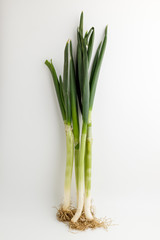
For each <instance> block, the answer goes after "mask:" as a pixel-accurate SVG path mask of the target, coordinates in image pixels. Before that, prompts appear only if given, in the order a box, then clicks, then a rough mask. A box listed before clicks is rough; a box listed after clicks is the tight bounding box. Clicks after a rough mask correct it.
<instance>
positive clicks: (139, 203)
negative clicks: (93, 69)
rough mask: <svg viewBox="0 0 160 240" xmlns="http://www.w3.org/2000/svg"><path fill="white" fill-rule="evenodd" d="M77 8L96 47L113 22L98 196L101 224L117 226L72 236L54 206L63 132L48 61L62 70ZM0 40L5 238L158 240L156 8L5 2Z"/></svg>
mask: <svg viewBox="0 0 160 240" xmlns="http://www.w3.org/2000/svg"><path fill="white" fill-rule="evenodd" d="M81 10H83V11H84V22H85V29H89V28H90V27H91V26H95V29H96V40H95V47H96V46H97V45H98V42H99V41H100V39H101V38H102V36H103V31H104V27H105V25H106V24H108V44H107V50H106V54H105V57H104V61H103V65H102V69H101V74H100V77H99V82H98V87H97V93H96V98H95V104H94V110H93V138H94V143H93V172H92V176H93V177H92V196H93V199H94V204H95V206H96V209H97V216H101V217H104V216H107V217H110V218H112V219H113V220H114V223H115V224H118V225H117V226H113V227H112V228H110V230H109V232H105V231H104V230H102V229H100V230H95V231H87V232H84V233H77V234H76V235H75V234H73V233H70V232H69V231H68V229H67V227H66V226H65V225H63V224H62V223H59V222H57V220H56V217H55V214H56V209H54V208H52V207H53V206H58V204H60V203H61V201H62V199H63V183H64V170H65V134H64V127H63V122H62V118H61V114H60V110H59V106H58V103H57V99H56V95H55V91H54V87H53V83H52V79H51V76H50V74H49V71H48V69H47V67H46V66H45V65H44V61H45V59H51V58H52V59H53V61H54V63H55V66H56V69H57V72H58V73H61V72H62V66H63V50H64V45H65V42H66V41H67V40H68V38H71V39H72V40H73V41H74V43H75V40H76V27H77V25H78V22H79V16H80V12H81ZM0 36H1V42H0V239H1V240H10V239H15V240H22V239H23V240H32V239H39V240H44V239H46V240H51V239H62V240H63V239H67V240H69V239H82V238H83V239H89V238H92V239H97V238H101V239H108V240H113V239H114V240H128V239H130V240H132V239H155V240H156V239H159V238H160V234H159V223H160V220H159V214H160V205H159V202H160V184H159V182H160V2H159V1H158V0H157V1H156V0H144V1H143V0H134V1H131V0H121V1H118V0H108V1H107V0H98V1H93V0H88V1H86V0H78V1H76V0H68V1H65V0H59V1H56V0H45V1H42V0H28V1H24V0H1V1H0ZM74 47H75V44H74ZM72 187H73V195H74V191H75V185H74V184H73V186H72ZM74 201H75V199H74V198H73V202H74Z"/></svg>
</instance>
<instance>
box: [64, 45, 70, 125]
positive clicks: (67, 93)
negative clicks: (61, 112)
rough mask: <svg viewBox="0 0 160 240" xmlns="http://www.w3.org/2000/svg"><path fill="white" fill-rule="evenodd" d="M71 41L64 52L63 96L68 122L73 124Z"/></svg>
mask: <svg viewBox="0 0 160 240" xmlns="http://www.w3.org/2000/svg"><path fill="white" fill-rule="evenodd" d="M69 62H70V61H69V41H68V42H67V43H66V46H65V50H64V69H63V95H64V102H65V110H66V122H67V124H71V102H70V101H71V99H70V76H69V70H70V69H69V68H70V66H69Z"/></svg>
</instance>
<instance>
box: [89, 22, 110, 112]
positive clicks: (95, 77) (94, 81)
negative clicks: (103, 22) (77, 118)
mask: <svg viewBox="0 0 160 240" xmlns="http://www.w3.org/2000/svg"><path fill="white" fill-rule="evenodd" d="M106 44H107V26H106V28H105V35H104V39H103V43H102V47H101V49H100V53H99V57H98V60H97V63H96V67H95V70H94V74H93V79H92V80H91V87H90V102H89V107H90V110H92V107H93V101H94V96H95V92H96V87H97V81H98V76H99V72H100V68H101V64H102V60H103V56H104V52H105V49H106Z"/></svg>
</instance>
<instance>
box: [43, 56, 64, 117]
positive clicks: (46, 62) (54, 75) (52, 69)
mask: <svg viewBox="0 0 160 240" xmlns="http://www.w3.org/2000/svg"><path fill="white" fill-rule="evenodd" d="M45 64H46V66H47V67H48V68H49V70H50V72H51V74H52V78H53V82H54V86H55V90H56V94H57V98H58V102H59V106H60V109H61V113H62V117H63V120H64V121H65V120H66V114H65V109H64V106H63V100H62V98H61V94H60V86H59V82H58V77H57V74H56V70H55V68H54V65H53V64H52V60H51V62H49V61H48V60H46V61H45Z"/></svg>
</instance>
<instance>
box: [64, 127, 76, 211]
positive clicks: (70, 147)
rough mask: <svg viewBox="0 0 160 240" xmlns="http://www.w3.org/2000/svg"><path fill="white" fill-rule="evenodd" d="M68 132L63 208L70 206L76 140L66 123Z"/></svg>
mask: <svg viewBox="0 0 160 240" xmlns="http://www.w3.org/2000/svg"><path fill="white" fill-rule="evenodd" d="M65 132H66V150H67V158H66V170H65V184H64V203H63V210H67V209H68V208H69V207H70V195H71V180H72V170H73V155H74V154H73V152H74V140H73V132H72V128H71V126H70V125H67V124H66V125H65Z"/></svg>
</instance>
